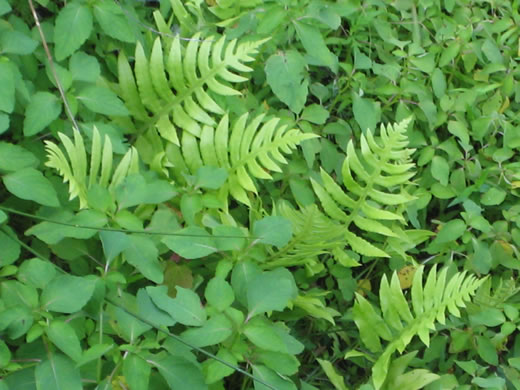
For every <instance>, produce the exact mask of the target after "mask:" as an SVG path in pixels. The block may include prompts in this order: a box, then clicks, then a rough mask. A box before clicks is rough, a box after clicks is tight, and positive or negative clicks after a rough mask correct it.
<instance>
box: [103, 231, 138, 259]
mask: <svg viewBox="0 0 520 390" xmlns="http://www.w3.org/2000/svg"><path fill="white" fill-rule="evenodd" d="M98 234H99V238H100V239H101V245H102V246H103V252H104V253H105V260H106V262H107V263H110V262H112V260H114V258H115V257H116V256H117V255H119V254H120V253H121V252H123V251H124V250H125V249H126V248H128V246H129V245H130V239H129V238H128V236H127V235H126V234H125V233H123V232H111V231H106V230H101V231H99V233H98Z"/></svg>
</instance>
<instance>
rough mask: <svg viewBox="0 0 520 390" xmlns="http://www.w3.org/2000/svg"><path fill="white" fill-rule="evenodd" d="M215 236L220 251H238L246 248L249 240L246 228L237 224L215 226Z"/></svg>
mask: <svg viewBox="0 0 520 390" xmlns="http://www.w3.org/2000/svg"><path fill="white" fill-rule="evenodd" d="M241 237H243V238H241ZM213 238H214V240H215V244H216V245H217V248H218V250H219V251H238V250H241V249H242V248H244V246H245V245H246V242H247V241H246V233H245V232H244V230H243V229H241V228H239V227H235V226H226V225H218V226H215V227H214V228H213Z"/></svg>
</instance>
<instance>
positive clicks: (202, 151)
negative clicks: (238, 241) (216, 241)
mask: <svg viewBox="0 0 520 390" xmlns="http://www.w3.org/2000/svg"><path fill="white" fill-rule="evenodd" d="M248 117H249V115H248V114H247V113H246V114H244V115H242V116H240V117H239V118H238V119H237V120H236V121H234V123H233V126H232V129H231V130H230V124H229V119H228V116H227V115H224V116H223V117H222V119H221V121H220V122H219V124H218V126H217V128H216V129H215V128H213V127H211V126H204V127H203V129H202V132H201V134H200V140H199V141H198V140H197V139H196V138H195V137H194V136H193V135H191V134H190V133H188V132H184V133H183V135H182V141H181V148H178V149H175V150H172V149H170V151H171V153H170V154H169V157H170V158H171V159H172V160H173V163H174V164H175V165H176V166H181V167H182V166H186V167H187V169H188V170H189V171H190V172H192V173H195V172H196V171H197V169H198V168H200V167H201V166H203V165H206V166H215V167H221V168H225V169H226V170H227V171H228V175H229V176H228V180H227V183H226V185H225V186H224V187H223V188H222V190H221V196H222V199H223V200H224V201H227V197H228V193H229V194H231V195H232V196H233V197H234V198H235V199H237V200H238V201H240V202H242V203H244V204H247V205H249V204H250V203H249V198H248V196H247V191H251V192H254V193H256V192H257V188H256V185H255V183H254V181H253V178H258V179H267V180H269V179H272V176H271V175H270V174H269V171H273V172H281V168H280V164H286V163H287V160H286V159H285V158H284V156H283V154H282V153H285V154H290V153H292V151H293V149H294V148H296V145H298V144H299V143H300V142H302V141H304V140H306V139H310V138H315V137H317V135H315V134H304V133H302V132H300V131H299V130H297V129H288V127H287V126H285V125H281V126H280V125H279V121H280V120H279V119H278V118H272V119H270V120H268V121H267V122H265V123H263V119H264V115H259V116H257V117H255V118H253V119H252V120H250V121H249V122H248Z"/></svg>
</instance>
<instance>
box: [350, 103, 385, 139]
mask: <svg viewBox="0 0 520 390" xmlns="http://www.w3.org/2000/svg"><path fill="white" fill-rule="evenodd" d="M352 111H353V112H354V119H355V120H356V122H357V124H358V125H359V127H360V128H361V130H362V131H363V132H365V131H366V130H368V129H370V130H371V131H374V130H375V129H376V126H377V123H378V122H379V118H380V116H381V109H380V108H379V103H376V102H374V101H373V100H372V99H367V98H363V97H360V96H358V95H357V94H354V95H353V104H352Z"/></svg>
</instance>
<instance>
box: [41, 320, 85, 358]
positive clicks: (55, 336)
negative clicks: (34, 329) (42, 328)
mask: <svg viewBox="0 0 520 390" xmlns="http://www.w3.org/2000/svg"><path fill="white" fill-rule="evenodd" d="M46 333H47V336H48V337H49V340H50V341H52V343H53V344H54V345H55V346H56V347H58V348H59V349H61V351H62V352H64V353H65V354H66V355H68V356H69V357H70V358H71V359H72V360H75V361H76V362H77V361H79V360H80V359H81V357H82V351H81V345H80V343H79V338H78V335H77V334H76V331H75V330H74V328H73V327H72V326H71V325H70V324H69V323H68V322H63V321H61V320H54V321H52V322H51V324H50V326H49V327H48V328H47V331H46Z"/></svg>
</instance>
